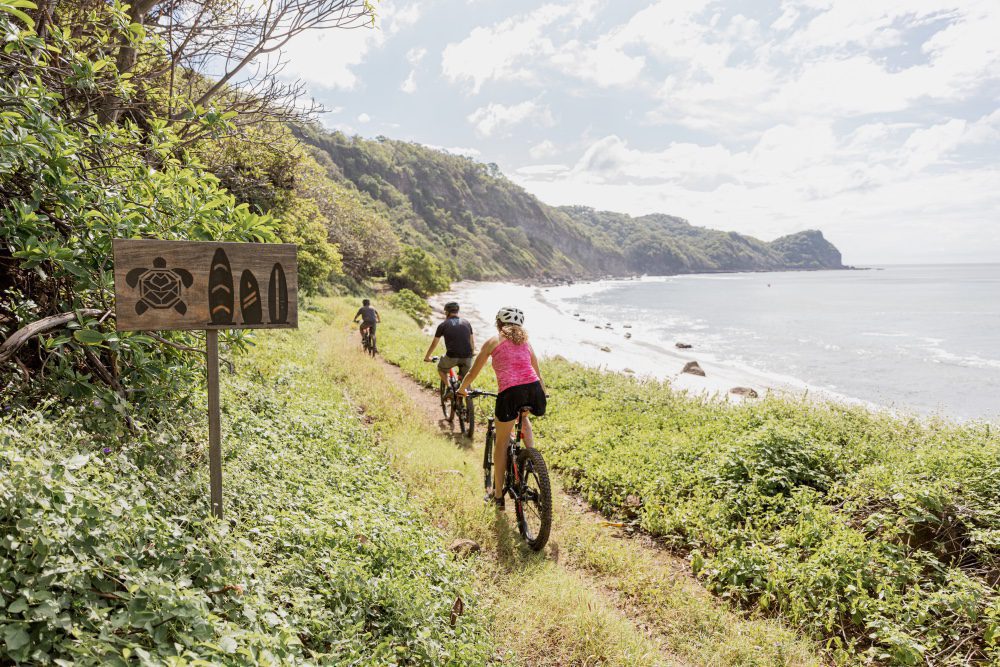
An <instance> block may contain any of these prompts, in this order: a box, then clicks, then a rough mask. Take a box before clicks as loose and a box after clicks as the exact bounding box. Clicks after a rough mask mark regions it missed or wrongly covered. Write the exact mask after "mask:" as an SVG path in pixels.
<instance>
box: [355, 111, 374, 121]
mask: <svg viewBox="0 0 1000 667" xmlns="http://www.w3.org/2000/svg"><path fill="white" fill-rule="evenodd" d="M371 119H372V117H371V116H369V115H368V114H366V113H361V114H358V122H359V123H367V122H369V121H371Z"/></svg>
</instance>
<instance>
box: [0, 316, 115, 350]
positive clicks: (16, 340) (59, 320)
mask: <svg viewBox="0 0 1000 667" xmlns="http://www.w3.org/2000/svg"><path fill="white" fill-rule="evenodd" d="M78 314H79V315H83V316H85V317H97V316H98V315H103V314H104V311H103V310H98V309H97V308H82V309H80V310H78V311H73V312H71V313H60V314H58V315H49V316H48V317H43V318H42V319H40V320H35V321H34V322H32V323H31V324H28V325H25V326H23V327H21V328H20V329H18V330H17V331H15V332H14V333H12V334H11V335H10V337H9V338H7V340H5V341H4V342H3V344H2V345H0V363H3V362H5V361H7V360H9V359H10V358H11V357H13V356H14V355H15V354H16V353H17V351H18V350H19V349H21V348H22V347H23V346H24V344H25V343H27V342H28V341H29V340H31V339H32V338H34V337H35V336H39V335H41V334H44V333H47V332H49V331H52V330H54V329H58V328H60V327H63V326H65V325H67V324H68V323H70V322H72V321H73V320H75V319H76V318H77V315H78Z"/></svg>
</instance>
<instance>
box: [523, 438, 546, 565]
mask: <svg viewBox="0 0 1000 667" xmlns="http://www.w3.org/2000/svg"><path fill="white" fill-rule="evenodd" d="M516 465H517V480H518V481H517V497H516V498H515V502H514V511H515V513H516V514H517V529H518V530H519V531H520V533H521V537H523V538H524V541H525V542H527V543H528V546H529V547H531V548H532V549H533V550H534V551H541V550H542V548H543V547H544V546H545V543H546V542H548V540H549V531H550V530H551V529H552V488H551V485H550V483H549V469H548V468H547V467H546V465H545V459H543V458H542V453H541V452H539V451H538V450H537V449H535V448H534V447H526V448H524V449H522V450H521V451H520V452H518V454H517V463H516Z"/></svg>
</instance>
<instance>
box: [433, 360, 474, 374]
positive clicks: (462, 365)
mask: <svg viewBox="0 0 1000 667" xmlns="http://www.w3.org/2000/svg"><path fill="white" fill-rule="evenodd" d="M472 360H473V357H461V358H457V359H456V358H452V357H449V356H448V355H443V356H442V357H441V358H440V359H438V370H439V371H444V372H446V373H447V372H448V369H450V368H454V367H455V366H458V377H460V378H461V377H465V374H466V373H468V372H469V369H470V368H472Z"/></svg>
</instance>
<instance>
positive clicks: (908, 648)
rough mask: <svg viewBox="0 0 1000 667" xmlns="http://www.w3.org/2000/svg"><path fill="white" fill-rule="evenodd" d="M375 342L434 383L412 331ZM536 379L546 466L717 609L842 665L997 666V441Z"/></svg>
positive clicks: (809, 409) (792, 406)
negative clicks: (696, 582)
mask: <svg viewBox="0 0 1000 667" xmlns="http://www.w3.org/2000/svg"><path fill="white" fill-rule="evenodd" d="M381 333H382V335H381V341H380V344H381V347H382V350H383V352H384V353H385V355H386V356H387V357H388V358H390V359H391V360H393V361H394V362H395V363H398V364H399V365H400V366H401V367H402V368H403V369H404V370H406V371H407V372H408V373H410V374H412V375H413V376H414V377H416V378H418V379H420V380H421V381H423V382H425V383H427V384H429V385H431V384H433V383H435V382H436V379H435V375H434V372H433V368H431V367H430V365H428V364H423V363H421V361H420V359H421V357H422V353H423V348H424V346H425V344H426V340H427V339H426V337H423V336H421V335H420V334H419V332H417V331H416V330H415V329H414V328H413V327H412V323H407V322H406V321H405V320H403V319H401V318H400V319H387V324H386V326H384V327H383V328H382V330H381ZM483 335H484V334H482V333H480V337H482V336H483ZM542 370H543V375H544V377H545V380H546V384H547V386H548V388H549V391H550V393H551V397H550V401H549V405H550V408H549V413H548V415H547V416H546V417H545V418H544V419H541V420H539V421H538V425H537V433H538V435H539V438H540V442H541V443H542V444H541V446H542V447H543V451H544V453H545V456H546V460H547V461H549V462H550V465H554V466H555V467H556V468H557V469H558V470H559V471H560V472H561V473H562V478H563V480H564V483H565V484H566V485H567V486H568V487H569V488H571V489H572V490H574V491H577V492H579V493H580V494H581V495H582V496H583V497H584V498H585V499H586V500H587V501H588V502H589V503H590V504H591V505H592V506H593V507H595V508H597V509H599V510H600V511H602V512H604V513H605V514H607V515H610V516H613V517H616V518H618V519H621V520H623V521H625V522H629V523H631V524H633V525H635V526H636V527H639V528H641V529H642V530H643V531H645V532H647V533H649V534H651V535H654V536H656V537H657V538H659V540H660V541H661V542H662V543H663V544H665V545H667V546H668V547H670V548H672V549H673V550H674V551H675V552H676V553H678V554H681V555H684V556H686V557H687V558H688V559H689V561H690V563H691V568H692V571H693V572H695V573H696V574H697V575H698V576H699V577H700V578H701V579H702V581H703V582H704V584H705V586H706V587H707V588H708V589H709V590H711V591H713V592H714V593H716V594H717V595H718V596H719V597H720V598H722V599H725V600H728V601H729V602H730V603H732V604H733V605H734V606H736V607H739V608H745V609H750V610H754V611H755V612H756V613H758V614H765V615H773V616H777V617H780V618H782V619H784V620H785V621H786V622H787V623H789V624H791V625H793V626H795V627H798V628H800V629H801V630H802V631H803V632H805V633H806V634H808V635H809V636H812V637H814V638H816V640H817V641H820V642H822V644H823V646H824V650H825V652H826V654H827V655H828V656H829V658H830V659H832V660H834V661H836V662H841V663H845V664H855V663H863V662H870V661H876V662H884V663H892V664H904V665H905V664H954V665H959V664H968V663H969V662H987V661H1000V649H998V643H1000V624H998V623H1000V620H998V619H1000V596H998V595H997V593H996V590H995V587H994V582H995V581H996V580H997V578H998V577H1000V567H998V566H1000V509H998V507H1000V436H998V435H997V431H996V427H995V426H990V425H987V424H970V425H965V426H958V425H954V424H949V423H945V422H941V421H934V420H918V419H906V418H899V417H894V416H891V415H888V414H879V413H873V412H870V411H868V410H865V409H862V408H856V407H845V406H841V405H835V404H823V403H817V402H807V401H803V400H797V399H785V398H776V397H771V398H767V399H764V400H761V401H755V402H752V403H746V404H743V405H738V406H734V405H730V404H726V403H723V402H719V401H714V400H708V399H701V398H698V397H694V396H691V395H688V394H685V393H683V392H676V391H673V390H671V388H670V387H669V386H668V385H667V384H662V383H657V382H651V381H640V380H636V379H632V378H629V377H626V376H622V375H615V374H606V373H601V372H598V371H593V370H589V369H585V368H582V367H580V366H578V365H575V364H571V363H568V362H565V361H562V360H558V359H556V360H546V361H544V362H543V364H542ZM491 381H492V379H491V378H488V377H484V379H483V380H481V381H479V382H477V384H480V385H481V386H490V382H491ZM643 592H644V591H638V594H640V595H641V594H642V593H643Z"/></svg>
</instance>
